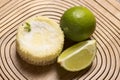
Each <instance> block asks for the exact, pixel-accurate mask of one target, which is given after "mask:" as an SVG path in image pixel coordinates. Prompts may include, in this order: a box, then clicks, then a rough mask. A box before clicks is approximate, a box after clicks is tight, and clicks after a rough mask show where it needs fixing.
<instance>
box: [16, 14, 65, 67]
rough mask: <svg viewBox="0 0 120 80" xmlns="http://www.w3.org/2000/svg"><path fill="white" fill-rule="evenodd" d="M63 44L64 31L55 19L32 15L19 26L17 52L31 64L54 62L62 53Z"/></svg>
mask: <svg viewBox="0 0 120 80" xmlns="http://www.w3.org/2000/svg"><path fill="white" fill-rule="evenodd" d="M63 44H64V34H63V31H62V30H61V28H60V26H59V25H58V24H57V23H56V22H55V21H53V20H51V19H49V18H47V17H43V16H37V17H32V18H30V19H28V20H26V21H25V22H24V24H23V25H21V26H20V27H18V31H17V36H16V48H17V52H18V54H19V55H20V56H21V58H22V59H23V60H25V61H26V62H28V63H30V64H34V65H47V64H51V63H53V62H54V61H55V60H56V58H57V56H58V55H59V54H60V53H61V51H62V49H63Z"/></svg>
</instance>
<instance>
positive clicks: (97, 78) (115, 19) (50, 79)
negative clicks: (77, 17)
mask: <svg viewBox="0 0 120 80" xmlns="http://www.w3.org/2000/svg"><path fill="white" fill-rule="evenodd" d="M78 5H83V6H86V7H88V8H89V9H90V10H91V11H92V12H93V13H94V14H95V16H96V19H97V25H96V31H95V32H94V34H93V36H92V37H91V38H92V39H95V40H96V41H97V49H98V50H97V55H96V57H95V60H94V61H93V63H92V65H91V66H90V67H88V68H87V69H85V70H83V71H79V72H74V73H73V72H68V71H66V70H64V69H63V68H61V67H60V66H59V65H58V64H57V63H54V64H52V65H49V66H44V67H37V66H33V65H30V64H27V63H26V62H24V61H23V60H22V59H21V58H20V57H19V56H18V55H17V53H16V44H15V40H16V30H17V27H18V26H19V25H21V24H22V22H24V21H25V20H26V19H28V18H29V17H32V16H36V15H42V16H47V17H49V18H51V19H53V20H55V21H56V22H57V23H59V20H60V17H61V15H62V14H63V12H64V11H65V10H66V9H68V8H70V7H72V6H78ZM0 80H120V2H119V0H0Z"/></svg>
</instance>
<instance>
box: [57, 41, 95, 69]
mask: <svg viewBox="0 0 120 80" xmlns="http://www.w3.org/2000/svg"><path fill="white" fill-rule="evenodd" d="M96 51H97V48H96V41H95V40H87V41H83V42H80V43H77V44H75V45H73V46H72V47H70V48H68V49H66V50H65V51H63V52H62V54H61V55H60V56H59V57H58V60H57V61H58V63H60V65H61V66H62V67H63V68H65V69H66V70H68V71H80V70H82V69H84V68H86V67H88V66H89V65H90V64H91V63H92V61H93V60H94V57H95V54H96Z"/></svg>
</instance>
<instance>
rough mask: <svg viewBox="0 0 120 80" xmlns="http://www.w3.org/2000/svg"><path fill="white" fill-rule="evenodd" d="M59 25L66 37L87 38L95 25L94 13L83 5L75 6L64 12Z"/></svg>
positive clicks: (81, 39)
mask: <svg viewBox="0 0 120 80" xmlns="http://www.w3.org/2000/svg"><path fill="white" fill-rule="evenodd" d="M60 26H61V28H62V30H63V31H64V34H65V36H66V38H69V39H71V40H73V41H83V40H86V39H88V38H89V37H90V36H91V35H92V34H93V32H94V31H95V27H96V19H95V16H94V14H93V13H92V12H91V11H90V10H89V9H87V8H86V7H83V6H75V7H72V8H70V9H68V10H67V11H65V12H64V14H63V16H62V17H61V20H60Z"/></svg>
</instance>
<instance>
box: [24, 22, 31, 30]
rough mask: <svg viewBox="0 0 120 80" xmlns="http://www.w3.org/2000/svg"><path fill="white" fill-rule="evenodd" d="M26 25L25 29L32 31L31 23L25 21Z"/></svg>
mask: <svg viewBox="0 0 120 80" xmlns="http://www.w3.org/2000/svg"><path fill="white" fill-rule="evenodd" d="M25 24H26V25H25V27H24V29H25V30H26V31H27V32H30V31H31V28H30V24H29V23H28V22H26V23H25Z"/></svg>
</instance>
